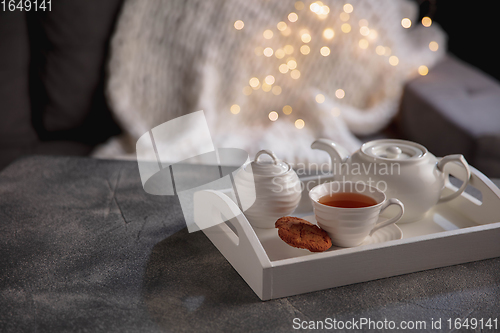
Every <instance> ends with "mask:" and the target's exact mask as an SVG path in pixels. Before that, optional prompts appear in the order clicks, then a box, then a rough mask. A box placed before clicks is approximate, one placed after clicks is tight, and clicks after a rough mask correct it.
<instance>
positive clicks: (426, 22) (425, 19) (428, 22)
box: [422, 16, 432, 27]
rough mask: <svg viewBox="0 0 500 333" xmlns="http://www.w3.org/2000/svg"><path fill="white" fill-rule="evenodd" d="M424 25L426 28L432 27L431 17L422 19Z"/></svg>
mask: <svg viewBox="0 0 500 333" xmlns="http://www.w3.org/2000/svg"><path fill="white" fill-rule="evenodd" d="M422 25H423V26H424V27H430V26H431V25H432V19H431V18H430V17H429V16H424V17H422Z"/></svg>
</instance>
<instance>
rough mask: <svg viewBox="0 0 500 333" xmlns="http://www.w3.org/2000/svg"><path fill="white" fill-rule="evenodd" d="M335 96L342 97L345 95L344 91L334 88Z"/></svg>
mask: <svg viewBox="0 0 500 333" xmlns="http://www.w3.org/2000/svg"><path fill="white" fill-rule="evenodd" d="M335 97H337V98H338V99H342V98H344V97H345V91H344V90H343V89H337V90H335Z"/></svg>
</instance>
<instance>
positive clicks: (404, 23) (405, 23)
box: [401, 17, 411, 29]
mask: <svg viewBox="0 0 500 333" xmlns="http://www.w3.org/2000/svg"><path fill="white" fill-rule="evenodd" d="M401 25H402V26H403V28H405V29H408V28H409V27H411V20H410V19H409V18H407V17H405V18H404V19H402V20H401Z"/></svg>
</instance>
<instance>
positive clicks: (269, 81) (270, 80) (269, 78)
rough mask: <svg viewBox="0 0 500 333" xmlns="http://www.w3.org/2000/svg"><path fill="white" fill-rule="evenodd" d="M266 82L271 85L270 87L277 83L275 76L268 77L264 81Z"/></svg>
mask: <svg viewBox="0 0 500 333" xmlns="http://www.w3.org/2000/svg"><path fill="white" fill-rule="evenodd" d="M264 82H265V83H267V84H269V85H273V84H274V82H275V79H274V76H272V75H268V76H266V78H265V79H264Z"/></svg>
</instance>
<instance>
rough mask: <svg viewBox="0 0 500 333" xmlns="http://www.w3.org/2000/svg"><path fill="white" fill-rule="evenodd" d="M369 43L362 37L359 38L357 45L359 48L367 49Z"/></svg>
mask: <svg viewBox="0 0 500 333" xmlns="http://www.w3.org/2000/svg"><path fill="white" fill-rule="evenodd" d="M369 44H370V43H368V41H367V40H366V39H364V38H361V39H360V40H359V42H358V46H359V47H360V48H361V49H367V48H368V45H369Z"/></svg>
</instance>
